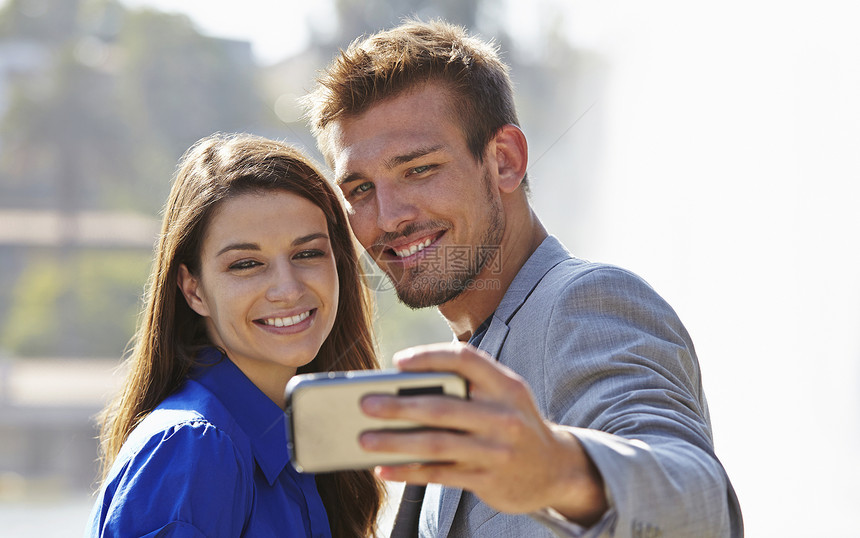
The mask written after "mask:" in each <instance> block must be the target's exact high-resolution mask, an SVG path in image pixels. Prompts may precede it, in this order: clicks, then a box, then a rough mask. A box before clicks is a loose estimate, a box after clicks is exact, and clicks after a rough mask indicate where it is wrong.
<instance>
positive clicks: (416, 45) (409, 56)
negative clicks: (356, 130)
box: [303, 20, 518, 165]
mask: <svg viewBox="0 0 860 538" xmlns="http://www.w3.org/2000/svg"><path fill="white" fill-rule="evenodd" d="M427 82H441V83H442V84H443V85H444V87H445V88H446V89H447V90H448V91H449V92H450V96H449V102H450V104H451V105H452V107H453V108H452V116H453V118H454V119H455V120H457V121H459V123H460V127H461V129H462V131H463V134H464V136H465V138H466V143H467V145H468V147H469V151H470V152H471V153H472V154H473V155H474V156H475V158H476V159H477V160H478V161H479V162H482V161H483V154H484V150H485V149H486V147H487V144H488V143H489V141H490V140H491V139H492V138H493V136H494V135H495V134H496V132H498V130H499V129H500V128H501V127H502V126H504V125H507V124H509V123H512V124H514V125H518V120H517V113H516V108H515V107H514V98H513V88H512V84H511V78H510V74H509V68H508V66H507V65H506V64H505V63H504V62H502V61H501V59H500V58H499V54H498V47H497V46H496V45H495V44H494V43H493V42H486V41H482V40H480V39H478V38H475V37H473V36H470V35H468V34H467V32H466V29H465V28H463V27H461V26H456V25H454V24H450V23H447V22H444V21H441V20H436V21H431V22H421V21H418V20H407V21H405V22H404V23H403V24H401V25H400V26H397V27H396V28H393V29H391V30H387V31H382V32H378V33H376V34H373V35H371V36H369V37H361V38H358V39H356V40H355V41H353V42H352V43H351V44H350V45H349V47H348V48H347V49H346V51H341V53H340V55H339V56H338V57H336V58H335V59H334V60H333V61H332V63H331V65H329V67H328V68H327V69H326V70H324V71H323V72H322V74H321V75H320V77H319V78H318V79H317V86H316V88H315V89H314V90H313V91H312V92H311V93H310V94H309V95H307V96H306V97H305V98H304V99H303V102H304V104H305V106H306V108H307V117H308V119H309V122H310V127H311V130H312V132H313V134H314V136H315V137H316V139H317V145H318V146H319V149H320V151H321V152H322V154H323V156H325V158H326V161H328V163H329V165H333V162H332V155H331V149H330V141H329V140H328V131H327V127H328V126H329V125H330V124H331V122H333V121H336V120H338V119H341V118H348V117H355V116H358V115H360V114H362V113H363V112H365V111H366V110H367V109H368V108H370V107H371V106H372V105H374V104H376V103H379V102H380V101H383V100H385V99H389V98H392V97H395V96H397V95H399V94H402V93H403V92H405V91H408V90H410V89H414V88H416V87H417V86H419V85H421V84H423V83H427Z"/></svg>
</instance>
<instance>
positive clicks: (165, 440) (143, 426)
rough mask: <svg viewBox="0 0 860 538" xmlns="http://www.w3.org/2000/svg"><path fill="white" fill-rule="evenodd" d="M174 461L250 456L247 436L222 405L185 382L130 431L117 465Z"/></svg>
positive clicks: (198, 387) (193, 382)
mask: <svg viewBox="0 0 860 538" xmlns="http://www.w3.org/2000/svg"><path fill="white" fill-rule="evenodd" d="M154 452H160V453H161V454H160V456H162V457H163V456H170V455H173V457H177V458H183V457H188V458H199V457H202V458H204V459H208V458H211V457H212V456H211V455H212V454H213V453H217V454H225V453H232V454H233V455H234V456H235V457H236V458H237V459H238V460H240V461H241V460H245V459H247V457H244V455H246V454H247V455H248V456H250V444H249V441H248V439H247V436H246V435H244V432H243V431H242V429H241V428H240V427H239V426H238V424H237V423H236V421H235V420H234V419H233V417H232V415H231V414H230V413H229V411H228V410H227V409H226V408H225V407H224V405H223V404H222V403H221V402H220V401H219V400H218V399H217V398H216V397H215V396H214V395H213V394H212V393H211V392H209V391H208V390H207V389H206V388H205V387H203V386H202V385H200V384H199V383H197V382H195V381H193V380H188V381H186V382H185V383H184V384H183V385H182V386H181V387H180V389H179V390H178V391H177V392H175V393H174V394H172V395H170V396H168V397H167V398H166V399H165V400H164V401H162V402H161V403H160V404H159V405H158V407H156V408H155V409H154V410H153V411H152V412H150V413H149V414H148V415H147V416H146V417H145V418H144V419H143V420H142V421H141V422H140V424H138V425H137V426H136V427H135V428H134V430H132V432H131V434H130V435H129V437H128V439H127V440H126V442H125V443H124V444H123V447H122V450H121V451H120V453H119V455H118V456H117V460H116V463H117V464H119V465H120V466H123V465H126V464H127V463H128V462H129V461H130V460H132V459H139V458H141V456H142V455H145V456H146V457H150V456H151V455H152V453H154Z"/></svg>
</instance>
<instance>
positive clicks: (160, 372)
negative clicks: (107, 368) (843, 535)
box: [100, 134, 384, 537]
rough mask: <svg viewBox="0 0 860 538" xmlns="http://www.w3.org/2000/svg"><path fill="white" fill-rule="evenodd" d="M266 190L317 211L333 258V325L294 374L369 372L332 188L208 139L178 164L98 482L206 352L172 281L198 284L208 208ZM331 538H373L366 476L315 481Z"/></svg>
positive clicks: (275, 145)
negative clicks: (183, 273) (183, 271)
mask: <svg viewBox="0 0 860 538" xmlns="http://www.w3.org/2000/svg"><path fill="white" fill-rule="evenodd" d="M275 190H282V191H287V192H290V193H293V194H296V195H298V196H301V197H303V198H305V199H307V200H309V201H311V202H313V203H314V204H315V205H316V206H317V207H319V208H320V209H322V211H323V213H324V214H325V218H326V221H327V223H328V232H329V237H330V240H331V245H332V250H333V252H334V256H335V263H336V266H337V274H338V280H339V284H340V286H339V288H340V297H339V301H338V309H337V317H336V320H335V323H334V327H333V328H332V331H331V333H330V334H329V336H328V338H326V340H325V342H324V343H323V345H322V347H321V348H320V350H319V353H318V354H317V356H316V358H315V359H314V360H313V361H311V362H310V363H309V364H307V365H305V366H303V367H301V368H300V369H299V373H303V372H324V371H330V370H356V369H370V368H376V367H378V363H377V360H376V353H375V348H374V340H373V332H372V322H371V314H370V313H371V304H370V299H369V295H368V292H367V288H366V287H365V286H364V285H363V282H362V277H361V274H360V271H359V263H358V258H357V255H356V249H355V244H354V243H353V239H352V236H351V234H350V231H349V226H348V222H347V219H346V214H345V213H344V210H343V207H342V206H341V203H340V200H339V199H338V197H337V194H336V193H335V191H334V190H333V188H332V187H331V186H330V185H329V184H328V183H327V182H326V181H325V179H324V178H323V176H322V174H321V173H320V172H319V170H318V169H317V168H316V167H315V166H314V165H313V164H312V162H311V161H310V159H308V158H307V157H306V156H305V155H303V154H302V153H301V152H299V151H298V150H296V149H295V148H293V147H291V146H288V145H286V144H282V143H280V142H276V141H272V140H268V139H264V138H260V137H255V136H251V135H221V134H216V135H213V136H211V137H208V138H204V139H203V140H201V141H199V142H197V143H196V144H195V145H194V146H192V147H191V148H190V149H189V150H188V151H187V152H186V153H185V155H184V156H183V158H182V160H181V161H180V164H179V168H178V171H177V173H176V177H175V180H174V183H173V187H172V189H171V192H170V196H169V197H168V200H167V203H166V205H165V207H164V216H163V221H162V227H161V235H160V237H159V240H158V244H157V246H156V249H155V259H154V262H153V267H152V272H151V274H150V277H149V281H148V283H147V287H146V294H145V297H144V308H143V310H142V313H141V319H140V321H139V325H138V330H137V333H136V335H135V337H134V340H133V345H132V348H131V352H130V354H129V357H128V359H127V363H128V367H129V370H128V374H127V377H126V380H125V384H124V386H123V390H122V392H121V393H120V394H119V396H118V397H117V398H116V399H115V400H114V401H113V402H112V403H111V404H110V405H109V406H108V407H107V408H106V409H105V411H104V412H103V413H102V415H101V425H102V427H101V436H100V438H101V458H102V479H103V480H104V478H105V477H106V475H107V473H108V471H109V469H110V467H111V465H112V464H113V462H114V460H115V459H116V457H117V454H118V453H119V450H120V448H121V447H122V444H123V443H124V442H125V440H126V439H127V438H128V436H129V434H130V433H131V431H132V430H133V429H134V428H135V426H137V425H138V424H139V423H140V421H141V420H143V418H144V417H146V415H147V414H149V413H150V412H151V411H152V410H153V409H155V407H156V406H157V405H158V404H159V403H160V402H161V401H162V400H164V399H165V398H166V397H167V396H168V395H170V394H171V393H173V392H174V391H176V390H177V389H178V388H179V386H180V385H181V384H182V382H183V381H184V379H185V377H186V375H187V374H188V372H189V370H190V368H191V367H192V366H193V365H194V360H195V355H196V353H197V351H198V350H199V349H200V348H201V347H204V346H207V345H210V342H209V340H208V337H207V336H206V331H205V327H204V324H203V318H201V317H200V316H199V315H198V314H197V313H195V312H194V311H193V310H191V308H190V307H189V306H188V304H187V303H186V302H185V300H184V298H183V297H182V294H181V293H180V292H179V289H178V285H177V271H178V267H179V265H180V264H185V265H186V266H187V267H188V269H189V270H190V271H191V273H192V274H199V268H200V251H201V245H202V241H203V237H204V234H205V231H206V227H207V225H208V223H209V220H210V218H211V215H212V213H213V211H214V209H215V208H216V207H218V205H219V204H220V203H221V202H223V201H224V200H225V199H228V198H231V197H235V196H238V195H241V194H244V193H260V192H269V191H275ZM317 486H318V489H319V492H320V496H321V497H322V500H323V503H324V504H325V507H326V511H327V513H328V518H329V523H330V525H331V530H332V536H335V537H347V536H349V537H354V536H372V535H374V534H375V532H376V517H377V514H378V512H379V508H380V505H381V503H382V498H383V495H384V489H383V487H382V483H381V482H380V481H379V480H378V479H377V478H376V477H374V475H373V474H372V473H370V472H368V471H356V472H339V473H330V474H321V475H317Z"/></svg>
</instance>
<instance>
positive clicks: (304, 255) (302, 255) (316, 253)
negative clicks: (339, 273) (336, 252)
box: [295, 249, 325, 260]
mask: <svg viewBox="0 0 860 538" xmlns="http://www.w3.org/2000/svg"><path fill="white" fill-rule="evenodd" d="M320 256H325V252H323V251H322V250H317V249H310V250H303V251H301V252H299V253H298V254H296V256H295V257H296V258H297V259H300V260H306V259H310V258H319V257H320Z"/></svg>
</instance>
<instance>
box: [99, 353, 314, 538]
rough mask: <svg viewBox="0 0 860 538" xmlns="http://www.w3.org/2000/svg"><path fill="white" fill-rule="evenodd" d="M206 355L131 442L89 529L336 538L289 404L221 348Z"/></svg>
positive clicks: (136, 533)
mask: <svg viewBox="0 0 860 538" xmlns="http://www.w3.org/2000/svg"><path fill="white" fill-rule="evenodd" d="M201 359H202V360H203V362H204V363H205V364H206V366H201V367H198V368H196V369H195V370H193V371H192V372H191V374H190V375H189V378H188V379H187V380H186V382H185V383H184V384H183V385H182V387H180V389H179V390H178V391H177V392H176V393H174V394H172V395H171V396H169V397H168V398H166V399H165V400H164V401H163V402H162V403H161V404H160V405H159V406H158V407H157V408H156V409H155V410H154V411H153V412H152V413H150V414H149V415H148V416H147V417H146V418H145V419H144V420H143V421H142V422H141V423H140V424H139V425H138V426H137V427H136V428H135V429H134V431H132V433H131V435H129V437H128V439H127V440H126V442H125V443H124V444H123V446H122V449H121V450H120V453H119V455H118V456H117V459H116V461H115V462H114V464H113V467H112V468H111V470H110V473H109V475H108V478H107V481H106V482H105V484H104V485H103V486H102V489H101V491H100V493H99V499H98V501H97V502H96V505H95V506H94V507H93V511H92V514H91V516H90V521H89V524H88V526H87V533H86V535H87V536H119V537H123V538H125V537H129V536H135V537H137V536H156V535H158V536H183V537H185V536H206V537H215V536H225V537H226V536H231V537H235V536H254V537H257V536H262V537H266V536H290V537H292V536H299V537H307V538H319V537H330V536H331V531H330V529H329V525H328V519H327V517H326V511H325V507H324V506H323V504H322V500H321V499H320V496H319V493H318V492H317V488H316V483H315V481H314V475H312V474H300V473H297V472H296V471H295V469H293V467H292V465H289V452H288V450H287V436H288V435H289V433H288V429H287V425H286V418H285V415H284V412H283V411H282V410H281V409H280V408H279V407H278V406H277V405H276V404H275V403H274V402H272V400H270V399H269V398H268V397H267V396H266V395H265V394H263V393H262V392H261V391H260V389H258V388H257V387H256V386H255V385H254V384H253V383H252V382H251V381H250V380H249V379H248V378H247V377H245V375H244V374H243V373H242V372H241V371H240V370H239V369H238V368H237V367H236V366H235V365H234V364H233V363H232V362H231V361H230V360H229V359H227V358H226V357H224V356H223V355H222V354H221V353H220V352H218V351H216V350H214V349H207V350H205V351H204V352H203V354H202V356H201Z"/></svg>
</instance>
